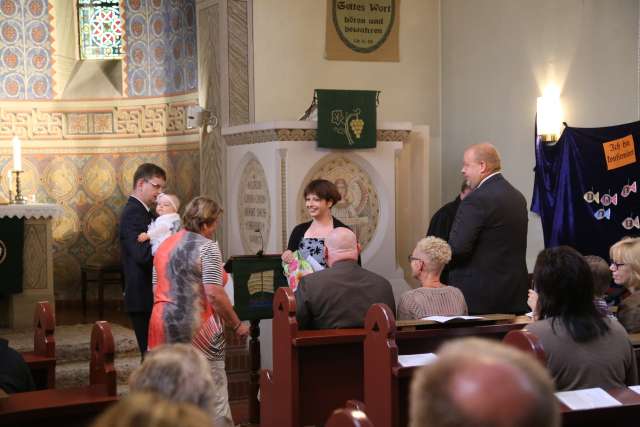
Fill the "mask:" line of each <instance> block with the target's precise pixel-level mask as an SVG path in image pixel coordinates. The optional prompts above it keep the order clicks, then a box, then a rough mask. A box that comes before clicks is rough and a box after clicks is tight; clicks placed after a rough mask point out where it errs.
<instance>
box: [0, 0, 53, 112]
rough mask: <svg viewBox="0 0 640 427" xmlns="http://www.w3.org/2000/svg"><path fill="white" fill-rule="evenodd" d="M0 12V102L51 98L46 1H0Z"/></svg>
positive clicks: (49, 33) (51, 82) (50, 42)
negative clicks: (3, 100)
mask: <svg viewBox="0 0 640 427" xmlns="http://www.w3.org/2000/svg"><path fill="white" fill-rule="evenodd" d="M0 12H1V13H0V99H13V100H35V99H50V98H53V96H54V95H55V94H54V93H53V66H52V65H53V58H52V54H53V48H52V35H51V32H52V27H51V15H50V14H49V4H48V2H47V0H0Z"/></svg>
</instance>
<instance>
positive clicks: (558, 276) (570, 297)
mask: <svg viewBox="0 0 640 427" xmlns="http://www.w3.org/2000/svg"><path fill="white" fill-rule="evenodd" d="M533 282H534V286H535V288H536V291H537V292H538V302H537V305H536V308H535V316H536V319H537V321H536V322H534V323H532V324H530V325H529V326H527V327H526V329H527V330H529V331H531V332H533V333H534V334H535V335H537V336H538V337H539V338H540V341H541V343H542V347H543V349H544V352H545V354H546V356H547V367H548V369H549V371H550V372H551V375H552V376H553V378H554V380H555V382H556V387H557V388H558V390H574V389H581V388H590V387H603V388H612V387H625V386H627V385H632V384H636V383H637V380H638V378H637V377H638V371H637V366H636V361H635V356H634V352H633V347H632V345H631V342H630V341H629V336H628V335H627V333H626V331H625V330H624V328H623V327H622V326H621V325H620V324H618V322H616V321H612V320H611V319H609V318H607V317H606V316H603V315H602V314H601V313H599V312H598V310H597V309H596V307H595V305H594V304H593V277H592V275H591V271H590V269H589V265H588V264H587V262H586V261H585V260H584V258H583V257H582V255H580V253H578V251H576V250H575V249H573V248H570V247H568V246H560V247H557V248H550V249H545V250H543V251H542V252H540V254H539V255H538V258H537V260H536V265H535V268H534V272H533Z"/></svg>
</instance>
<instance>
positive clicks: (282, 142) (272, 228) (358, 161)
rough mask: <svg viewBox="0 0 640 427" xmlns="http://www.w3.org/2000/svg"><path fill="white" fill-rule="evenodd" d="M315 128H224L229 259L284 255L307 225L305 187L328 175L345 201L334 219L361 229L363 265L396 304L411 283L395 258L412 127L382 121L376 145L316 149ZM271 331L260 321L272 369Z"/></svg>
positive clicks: (299, 124)
mask: <svg viewBox="0 0 640 427" xmlns="http://www.w3.org/2000/svg"><path fill="white" fill-rule="evenodd" d="M316 127H317V123H316V122H315V121H292V122H269V123H256V124H248V125H242V126H234V127H227V128H223V129H222V135H223V137H224V139H225V142H226V147H227V152H226V194H227V200H225V204H224V206H225V211H226V212H225V227H226V228H225V231H226V233H225V235H226V236H227V247H226V252H225V255H226V256H227V257H228V256H232V255H242V254H255V253H256V252H257V251H258V250H260V249H264V252H265V253H280V252H282V251H283V250H284V249H285V248H286V246H287V240H288V237H289V233H290V232H291V230H292V229H293V227H294V226H295V225H296V224H298V223H300V222H304V221H307V220H308V218H307V217H306V216H305V215H306V212H305V209H304V201H303V194H302V192H303V189H304V187H305V185H306V184H307V183H308V182H309V181H311V180H312V179H315V178H320V177H322V178H326V179H329V180H331V181H333V182H334V183H336V185H337V186H338V189H339V190H340V192H341V194H342V196H343V199H344V200H343V201H342V202H340V203H338V204H337V205H336V206H335V207H334V209H333V214H334V216H336V217H338V218H339V219H341V220H343V222H345V223H346V224H347V225H349V226H350V227H351V228H352V229H354V231H355V232H356V234H357V235H358V239H359V242H360V243H361V244H362V246H363V252H362V254H361V255H362V264H363V266H364V267H365V268H367V269H369V270H371V271H374V272H376V273H378V274H380V275H382V276H384V277H386V278H387V279H388V280H389V281H390V282H391V283H392V285H393V289H394V295H395V297H396V301H397V300H398V298H399V296H400V295H401V294H402V293H403V292H405V291H406V290H408V289H409V285H408V284H407V282H406V281H405V279H404V272H403V270H402V269H401V268H400V267H399V265H398V263H397V257H396V250H397V249H396V241H397V240H396V185H397V183H396V172H397V171H396V163H397V156H398V154H399V152H400V151H401V150H402V148H403V144H404V143H405V142H406V141H407V138H408V137H409V133H410V132H411V130H412V125H411V123H408V122H394V123H379V124H378V130H377V140H378V141H377V147H376V148H374V149H362V150H328V149H321V148H317V143H316ZM270 326H271V325H270V321H269V322H265V321H262V322H261V329H262V334H261V336H262V338H263V339H262V340H261V341H262V346H263V351H262V367H270V366H271V360H270V359H271V343H270V336H271V327H270ZM267 338H269V339H267ZM265 356H266V358H265Z"/></svg>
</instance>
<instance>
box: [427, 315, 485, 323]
mask: <svg viewBox="0 0 640 427" xmlns="http://www.w3.org/2000/svg"><path fill="white" fill-rule="evenodd" d="M479 319H483V318H482V317H479V316H428V317H423V318H422V319H420V320H433V321H434V322H438V323H446V322H448V321H450V320H479Z"/></svg>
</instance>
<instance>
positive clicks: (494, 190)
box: [448, 143, 528, 314]
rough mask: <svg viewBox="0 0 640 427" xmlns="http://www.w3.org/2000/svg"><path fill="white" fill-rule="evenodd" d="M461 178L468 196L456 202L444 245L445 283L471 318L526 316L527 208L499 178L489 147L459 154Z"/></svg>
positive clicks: (494, 153)
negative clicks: (447, 251)
mask: <svg viewBox="0 0 640 427" xmlns="http://www.w3.org/2000/svg"><path fill="white" fill-rule="evenodd" d="M462 175H463V176H464V178H465V180H466V181H467V183H468V184H469V187H471V189H472V192H471V193H469V195H467V197H465V198H464V200H462V202H460V207H459V208H458V211H457V213H456V217H455V220H454V221H453V226H452V228H451V233H450V235H449V245H451V249H452V251H453V259H452V264H451V266H450V269H451V270H450V273H449V279H448V280H449V283H450V284H451V285H452V286H456V287H458V288H460V290H461V291H462V293H463V294H464V297H465V300H466V301H467V305H468V307H469V313H471V314H485V313H515V314H523V313H525V312H526V311H527V307H526V304H525V301H526V295H527V289H528V280H527V264H526V261H525V255H526V251H527V222H528V216H527V202H526V200H525V198H524V196H523V195H522V193H520V191H518V190H517V189H516V188H515V187H514V186H512V185H511V184H510V183H509V182H508V181H507V180H506V179H505V178H504V177H503V176H502V172H501V165H500V155H499V154H498V151H497V150H496V148H495V147H494V146H493V145H491V144H488V143H483V144H475V145H472V146H470V147H469V148H467V149H466V151H465V152H464V159H463V165H462Z"/></svg>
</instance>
